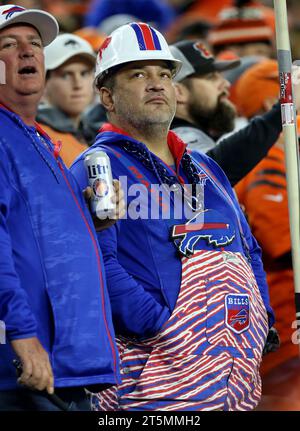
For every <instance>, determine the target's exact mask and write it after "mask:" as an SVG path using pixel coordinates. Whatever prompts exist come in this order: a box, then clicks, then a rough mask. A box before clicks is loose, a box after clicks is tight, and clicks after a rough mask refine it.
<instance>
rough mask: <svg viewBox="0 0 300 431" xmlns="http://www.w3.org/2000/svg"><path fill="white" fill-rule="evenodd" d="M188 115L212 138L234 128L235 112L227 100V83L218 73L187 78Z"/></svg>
mask: <svg viewBox="0 0 300 431" xmlns="http://www.w3.org/2000/svg"><path fill="white" fill-rule="evenodd" d="M188 90H189V104H188V113H189V116H190V118H191V119H192V121H193V122H194V124H196V125H198V126H200V127H201V128H202V129H204V130H205V131H207V132H208V133H209V134H210V135H211V136H213V137H214V138H218V137H219V136H221V135H223V134H224V133H227V132H230V131H231V130H233V128H234V119H235V117H236V110H235V107H234V105H233V104H232V103H231V102H230V101H229V100H228V94H229V93H228V90H229V82H228V81H227V80H226V79H225V78H224V77H223V76H222V75H221V74H220V73H219V72H212V73H208V74H207V75H202V76H201V77H197V76H196V77H192V78H189V85H188Z"/></svg>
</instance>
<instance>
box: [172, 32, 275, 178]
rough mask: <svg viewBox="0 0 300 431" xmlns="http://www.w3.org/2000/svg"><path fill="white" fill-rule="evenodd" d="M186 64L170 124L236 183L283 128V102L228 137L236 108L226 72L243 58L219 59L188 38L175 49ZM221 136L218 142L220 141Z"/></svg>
mask: <svg viewBox="0 0 300 431" xmlns="http://www.w3.org/2000/svg"><path fill="white" fill-rule="evenodd" d="M170 49H171V52H172V54H173V56H174V57H175V58H177V59H178V60H180V61H181V62H182V68H181V70H180V72H179V74H178V75H177V76H176V78H175V81H176V84H175V86H176V97H177V108H176V114H175V118H174V120H173V122H172V124H171V128H172V129H173V130H174V132H176V133H177V134H178V135H179V136H180V137H181V139H183V141H184V142H185V143H187V144H188V147H189V148H190V149H191V150H195V151H202V152H206V153H207V155H209V156H210V157H212V158H213V159H214V160H215V161H216V162H217V163H218V164H219V165H220V166H221V167H222V169H223V170H224V172H225V173H226V175H227V177H228V178H229V180H230V183H231V185H232V186H234V185H235V184H236V183H237V182H238V181H240V180H241V179H242V178H243V177H244V176H245V175H246V174H247V173H248V172H249V171H250V170H251V169H252V168H253V167H254V166H255V165H256V164H257V163H258V162H259V161H260V160H261V159H262V158H263V157H265V155H266V154H267V152H268V150H269V149H270V147H271V146H272V145H273V144H274V142H275V141H276V139H277V138H278V136H279V134H280V132H281V129H282V128H281V117H280V115H281V114H280V105H279V103H277V104H276V105H274V108H273V109H272V110H271V111H270V112H268V113H266V114H264V115H263V116H261V117H256V118H254V119H253V120H252V121H251V122H250V124H249V125H248V126H247V127H246V128H244V129H241V130H239V131H237V132H235V133H234V134H232V135H230V136H229V137H227V138H224V139H222V138H221V137H222V135H223V134H224V133H226V132H230V131H232V130H233V128H234V120H235V117H236V110H235V107H234V105H233V104H232V103H231V102H230V101H229V100H228V95H229V82H228V81H227V80H226V79H225V77H224V76H223V75H222V72H225V71H228V70H230V69H233V68H236V67H237V66H238V65H239V64H240V61H239V60H238V59H235V60H231V61H220V60H216V59H215V57H214V56H213V55H212V54H211V52H210V51H209V50H208V49H207V48H206V47H205V46H204V45H203V43H201V42H199V41H197V40H185V41H181V42H178V43H176V44H174V45H171V47H170ZM219 138H221V139H222V140H221V141H220V142H219V143H218V145H216V141H217V140H218V139H219Z"/></svg>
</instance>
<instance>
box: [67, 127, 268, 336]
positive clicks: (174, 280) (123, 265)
mask: <svg viewBox="0 0 300 431" xmlns="http://www.w3.org/2000/svg"><path fill="white" fill-rule="evenodd" d="M104 130H106V131H104V132H103V133H100V134H99V135H98V137H97V139H96V142H95V144H94V145H93V146H92V148H91V149H88V150H87V151H86V152H85V153H83V154H82V155H81V156H80V157H79V158H78V159H77V160H76V161H75V162H74V164H73V165H72V166H71V171H72V172H73V174H74V176H75V177H76V179H77V181H78V182H79V185H80V187H81V188H82V189H83V188H85V187H86V186H87V177H86V173H85V169H84V165H83V158H84V156H85V154H87V153H89V152H91V151H95V150H96V149H101V150H104V151H105V152H106V153H107V154H108V155H109V157H110V160H111V165H112V171H113V176H114V177H115V178H119V177H121V178H120V179H121V181H122V183H123V188H124V189H125V191H126V190H128V189H129V187H130V186H132V185H134V184H137V183H143V184H145V185H147V183H149V184H161V183H162V179H161V178H159V177H158V176H157V172H156V173H155V172H153V171H151V170H149V169H147V168H146V167H145V165H143V164H142V163H140V162H139V161H138V160H137V159H136V158H135V157H133V155H132V154H130V153H128V152H127V151H126V150H125V149H124V146H123V144H124V143H125V145H126V146H128V147H129V146H130V145H132V144H134V145H137V146H139V147H140V148H142V149H143V150H144V152H145V154H147V155H148V157H150V159H151V158H152V160H153V158H155V157H156V156H155V155H154V154H153V153H152V154H150V152H149V150H148V149H147V147H146V146H145V145H144V144H143V143H141V142H138V141H135V140H134V139H132V138H131V137H129V136H127V135H125V134H122V131H120V130H119V129H116V128H114V127H113V126H105V128H104ZM168 143H169V146H170V148H171V147H172V152H173V155H175V159H176V164H177V166H178V172H177V175H179V176H181V177H182V178H183V179H184V180H185V182H187V179H186V178H185V174H184V172H183V170H182V166H181V157H182V154H183V151H184V148H185V146H184V144H183V142H182V141H181V140H180V139H179V138H177V136H176V135H175V134H174V133H172V132H170V133H169V142H168ZM195 157H197V159H198V160H197V162H198V163H199V164H202V165H203V166H205V167H206V169H207V170H209V171H210V172H211V173H212V175H213V176H214V178H215V180H216V181H217V182H218V183H220V184H222V185H223V187H224V188H225V190H226V192H227V193H228V194H229V195H230V198H231V199H232V201H233V203H234V207H235V209H234V210H233V207H232V205H229V203H228V200H227V199H225V198H224V193H222V191H220V190H219V191H218V190H216V188H215V186H214V185H213V184H212V181H207V184H206V186H205V208H213V209H217V210H218V211H219V213H221V214H223V216H224V219H227V220H233V221H235V222H234V223H235V225H234V226H233V229H234V230H235V232H236V239H235V240H234V241H233V242H232V243H231V244H230V245H228V246H226V250H229V251H237V252H241V253H243V254H245V249H244V247H243V245H242V241H241V238H240V236H239V234H238V232H239V227H238V223H237V217H236V214H237V215H238V218H239V220H240V223H241V225H242V230H243V232H244V236H245V239H246V241H247V243H248V246H249V250H250V255H251V265H252V268H253V271H254V274H255V277H256V280H257V283H258V286H259V289H260V292H261V295H262V298H263V301H264V304H265V307H266V310H267V312H268V315H269V324H270V325H272V324H273V322H274V316H273V312H272V309H271V307H270V303H269V294H268V287H267V284H266V278H265V272H264V270H263V267H262V263H261V251H260V248H259V246H258V244H257V242H256V240H255V239H254V237H253V236H252V234H251V232H250V229H249V226H248V224H247V222H246V220H245V218H244V215H243V213H242V211H241V210H240V207H239V205H238V203H237V201H236V199H235V196H234V194H233V192H232V189H231V186H230V184H229V181H228V179H227V177H226V176H225V174H224V173H223V171H222V170H221V169H220V167H219V166H218V165H217V164H216V163H215V162H214V161H213V160H212V159H210V158H209V157H207V156H205V155H204V154H201V153H199V154H198V155H195ZM199 169H200V165H199ZM200 170H201V169H200ZM126 183H127V184H126ZM135 198H136V196H135V197H134V196H128V198H127V199H128V200H127V205H128V208H130V206H132V205H134V199H135ZM146 206H147V204H146ZM185 222H186V219H182V220H179V221H178V220H177V221H175V220H174V219H172V217H171V218H170V219H169V220H166V219H150V218H148V219H146V220H145V219H142V218H137V219H136V220H133V219H132V218H129V217H128V218H127V219H126V220H121V221H118V222H117V224H116V225H114V226H113V227H111V228H110V229H107V230H106V231H103V232H101V233H99V234H98V238H99V242H100V244H101V249H102V252H103V257H104V263H105V268H106V273H107V282H108V289H109V294H110V299H111V304H112V312H113V321H114V325H115V330H116V332H117V333H119V334H123V335H130V336H137V337H149V336H152V335H155V334H156V333H157V331H159V330H160V328H161V327H162V325H163V324H164V323H165V322H166V321H167V320H168V318H169V317H170V315H171V313H172V310H173V309H174V307H175V303H176V300H177V296H178V292H179V288H180V283H181V260H180V258H179V256H178V252H177V250H176V247H175V245H174V243H173V242H172V241H170V229H171V228H172V226H173V225H174V224H180V223H185ZM197 247H200V248H201V249H202V250H203V249H208V250H213V249H215V248H214V245H213V244H210V245H209V244H208V243H207V242H206V241H203V240H201V241H198V243H197Z"/></svg>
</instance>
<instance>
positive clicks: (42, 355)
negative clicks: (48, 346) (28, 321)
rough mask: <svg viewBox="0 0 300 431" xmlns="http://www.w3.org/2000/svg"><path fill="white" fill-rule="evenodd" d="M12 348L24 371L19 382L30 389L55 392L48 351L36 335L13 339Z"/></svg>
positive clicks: (49, 392)
mask: <svg viewBox="0 0 300 431" xmlns="http://www.w3.org/2000/svg"><path fill="white" fill-rule="evenodd" d="M11 345H12V348H13V349H14V351H15V353H16V354H17V355H18V357H19V359H20V361H21V364H22V368H23V372H22V374H21V376H20V377H19V378H18V383H19V384H21V385H24V386H27V387H28V388H30V389H35V390H36V389H37V390H39V391H43V390H44V389H46V390H47V392H48V394H53V393H54V378H53V373H52V368H51V364H50V361H49V357H48V353H47V352H46V350H45V349H44V348H43V346H42V345H41V343H40V342H39V340H38V339H37V338H36V337H32V338H23V339H20V340H12V341H11Z"/></svg>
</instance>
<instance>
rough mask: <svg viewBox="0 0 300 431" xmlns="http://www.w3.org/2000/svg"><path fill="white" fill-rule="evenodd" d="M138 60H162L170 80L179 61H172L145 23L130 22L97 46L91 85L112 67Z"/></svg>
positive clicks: (156, 33)
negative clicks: (167, 65)
mask: <svg viewBox="0 0 300 431" xmlns="http://www.w3.org/2000/svg"><path fill="white" fill-rule="evenodd" d="M140 60H166V61H169V62H170V63H171V64H172V67H173V69H174V70H173V73H174V76H175V75H176V74H177V73H178V72H179V70H180V67H181V61H179V60H176V59H175V58H174V57H173V55H172V54H171V51H170V49H169V46H168V44H167V42H166V40H165V38H164V37H163V35H162V34H161V33H160V32H159V31H157V30H155V29H154V28H153V27H150V26H149V25H148V24H145V23H141V22H139V23H137V22H132V23H129V24H125V25H123V26H121V27H119V28H117V29H116V30H114V31H113V32H112V33H111V35H110V36H108V37H107V38H106V39H105V41H104V42H103V44H102V45H101V47H100V49H99V52H98V55H97V62H96V73H95V84H96V85H97V83H99V79H100V80H101V79H103V78H104V77H105V75H106V73H107V72H108V71H109V70H110V69H112V68H113V67H115V66H119V65H121V64H125V63H129V62H131V61H140Z"/></svg>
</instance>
